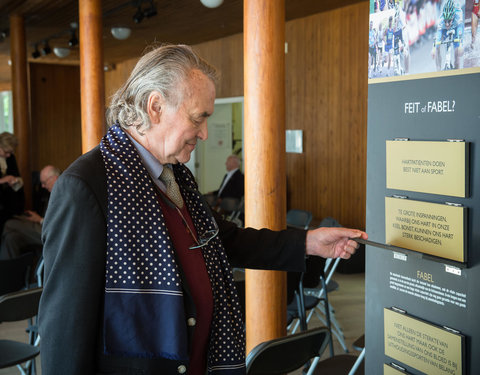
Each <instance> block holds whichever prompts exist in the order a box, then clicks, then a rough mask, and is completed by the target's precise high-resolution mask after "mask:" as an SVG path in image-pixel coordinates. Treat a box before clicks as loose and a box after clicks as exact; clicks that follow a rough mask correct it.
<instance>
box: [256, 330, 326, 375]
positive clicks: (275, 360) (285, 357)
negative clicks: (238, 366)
mask: <svg viewBox="0 0 480 375" xmlns="http://www.w3.org/2000/svg"><path fill="white" fill-rule="evenodd" d="M329 336H330V334H329V333H328V329H326V328H317V329H312V330H309V331H304V332H300V333H296V334H294V335H288V336H285V337H281V338H279V339H274V340H270V341H267V342H264V343H261V344H259V345H257V346H256V347H255V348H253V350H252V351H251V352H250V353H249V354H248V356H247V374H248V375H276V374H286V373H288V372H291V371H295V370H297V369H299V368H301V367H303V366H304V365H305V363H307V362H309V361H310V360H311V359H313V358H315V357H320V356H321V355H322V353H323V351H324V350H325V348H326V346H327V344H328V341H329Z"/></svg>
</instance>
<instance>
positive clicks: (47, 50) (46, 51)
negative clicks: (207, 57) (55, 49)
mask: <svg viewBox="0 0 480 375" xmlns="http://www.w3.org/2000/svg"><path fill="white" fill-rule="evenodd" d="M41 53H42V56H46V55H48V54H49V53H52V49H51V48H50V46H49V45H48V40H46V41H45V44H44V45H43V48H42V50H41Z"/></svg>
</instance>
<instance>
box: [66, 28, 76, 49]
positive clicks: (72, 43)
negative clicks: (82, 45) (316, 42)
mask: <svg viewBox="0 0 480 375" xmlns="http://www.w3.org/2000/svg"><path fill="white" fill-rule="evenodd" d="M77 44H78V39H77V35H76V34H75V30H72V37H71V38H70V40H69V41H68V45H69V46H70V47H75V46H76V45H77Z"/></svg>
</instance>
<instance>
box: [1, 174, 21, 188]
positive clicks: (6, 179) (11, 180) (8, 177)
mask: <svg viewBox="0 0 480 375" xmlns="http://www.w3.org/2000/svg"><path fill="white" fill-rule="evenodd" d="M17 182H18V178H17V177H15V176H12V175H6V176H3V177H2V178H0V183H1V184H8V185H9V186H13V185H15V184H16V183H17Z"/></svg>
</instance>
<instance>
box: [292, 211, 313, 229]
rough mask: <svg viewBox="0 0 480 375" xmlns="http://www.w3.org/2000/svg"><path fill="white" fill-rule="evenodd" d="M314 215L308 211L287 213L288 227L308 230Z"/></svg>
mask: <svg viewBox="0 0 480 375" xmlns="http://www.w3.org/2000/svg"><path fill="white" fill-rule="evenodd" d="M312 217H313V216H312V213H311V212H310V211H306V210H297V209H291V210H288V212H287V225H289V226H291V227H297V228H303V229H308V226H309V225H310V223H311V221H312Z"/></svg>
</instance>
